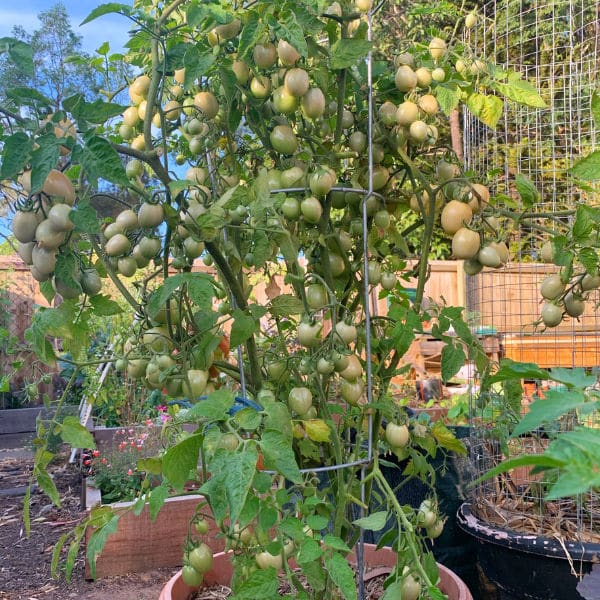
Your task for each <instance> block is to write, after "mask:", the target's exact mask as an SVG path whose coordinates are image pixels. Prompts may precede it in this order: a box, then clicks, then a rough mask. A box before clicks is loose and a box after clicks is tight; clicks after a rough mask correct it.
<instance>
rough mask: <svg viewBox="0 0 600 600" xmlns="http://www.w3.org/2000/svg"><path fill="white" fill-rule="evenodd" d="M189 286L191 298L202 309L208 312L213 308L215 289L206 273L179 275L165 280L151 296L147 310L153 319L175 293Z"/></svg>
mask: <svg viewBox="0 0 600 600" xmlns="http://www.w3.org/2000/svg"><path fill="white" fill-rule="evenodd" d="M185 284H187V285H188V286H189V287H188V290H189V292H190V296H192V297H193V300H194V302H195V303H197V304H198V305H199V306H200V307H201V308H203V309H205V310H208V309H210V308H211V306H212V298H213V292H214V287H213V283H212V280H211V278H210V276H209V275H207V274H206V273H178V274H177V275H172V276H171V277H168V278H167V279H165V280H164V282H163V283H162V284H161V285H160V287H158V288H156V289H155V290H154V291H153V292H152V293H151V294H150V296H149V298H148V303H147V308H148V313H149V315H150V316H151V317H154V316H156V314H157V313H158V312H159V311H160V310H161V308H162V307H163V306H164V305H165V302H166V301H167V300H168V299H169V298H170V297H171V295H172V294H173V292H174V291H175V290H177V289H179V288H180V287H181V286H183V285H185Z"/></svg>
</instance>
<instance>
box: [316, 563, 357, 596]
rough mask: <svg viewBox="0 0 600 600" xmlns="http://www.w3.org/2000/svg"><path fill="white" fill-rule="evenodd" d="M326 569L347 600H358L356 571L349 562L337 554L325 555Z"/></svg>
mask: <svg viewBox="0 0 600 600" xmlns="http://www.w3.org/2000/svg"><path fill="white" fill-rule="evenodd" d="M323 560H324V562H325V568H326V569H327V572H328V573H329V576H330V577H331V579H332V581H333V583H335V585H336V586H337V587H338V588H339V590H340V592H341V593H342V598H345V600H356V598H357V593H356V584H355V583H354V571H353V569H352V567H350V565H349V564H348V561H347V560H346V559H345V558H344V557H343V556H342V555H341V554H338V553H337V552H334V553H333V554H325V556H324V557H323Z"/></svg>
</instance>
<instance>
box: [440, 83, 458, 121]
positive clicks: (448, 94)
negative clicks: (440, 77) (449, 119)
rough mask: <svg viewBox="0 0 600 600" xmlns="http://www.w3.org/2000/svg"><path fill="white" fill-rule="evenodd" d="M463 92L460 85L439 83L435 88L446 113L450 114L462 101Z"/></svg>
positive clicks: (441, 106)
mask: <svg viewBox="0 0 600 600" xmlns="http://www.w3.org/2000/svg"><path fill="white" fill-rule="evenodd" d="M461 96H462V92H461V90H460V89H459V88H458V87H446V86H442V85H439V86H437V87H436V88H435V97H436V98H437V101H438V103H439V105H440V108H441V109H442V112H443V113H444V114H445V115H449V114H450V113H451V112H452V111H453V110H454V109H455V108H457V107H458V105H459V103H460V98H461Z"/></svg>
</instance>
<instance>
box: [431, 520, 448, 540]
mask: <svg viewBox="0 0 600 600" xmlns="http://www.w3.org/2000/svg"><path fill="white" fill-rule="evenodd" d="M443 532H444V521H442V519H438V520H437V521H436V522H435V523H434V524H433V525H431V526H430V527H427V537H429V538H431V539H432V540H435V539H436V538H439V537H440V535H442V533H443Z"/></svg>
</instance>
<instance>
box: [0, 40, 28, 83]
mask: <svg viewBox="0 0 600 600" xmlns="http://www.w3.org/2000/svg"><path fill="white" fill-rule="evenodd" d="M2 52H6V53H7V54H8V56H9V58H10V60H11V61H12V62H13V63H14V64H15V66H16V67H18V69H19V71H20V72H21V73H22V74H23V75H26V76H28V77H32V76H33V74H34V66H33V48H32V47H31V46H30V45H29V44H27V43H26V42H24V41H22V40H18V39H16V38H11V37H3V38H0V53H2Z"/></svg>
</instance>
